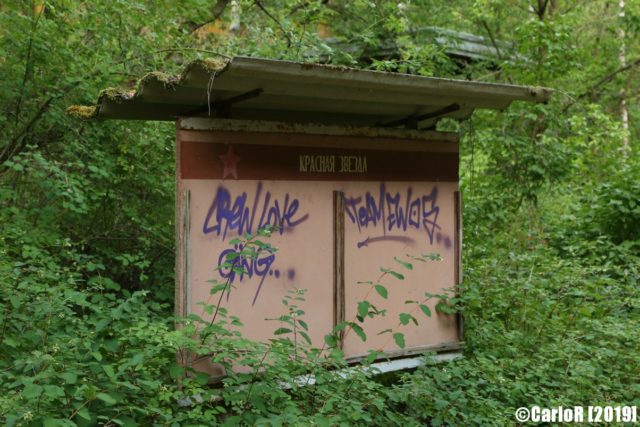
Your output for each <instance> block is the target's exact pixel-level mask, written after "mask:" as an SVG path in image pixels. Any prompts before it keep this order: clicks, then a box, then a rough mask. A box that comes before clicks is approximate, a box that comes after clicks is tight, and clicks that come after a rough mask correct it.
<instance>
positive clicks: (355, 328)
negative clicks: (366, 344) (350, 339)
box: [351, 323, 367, 341]
mask: <svg viewBox="0 0 640 427" xmlns="http://www.w3.org/2000/svg"><path fill="white" fill-rule="evenodd" d="M351 329H353V332H355V333H356V334H357V335H358V336H359V337H360V339H361V340H362V341H366V340H367V334H365V333H364V330H363V329H362V327H360V325H358V324H357V323H352V324H351Z"/></svg>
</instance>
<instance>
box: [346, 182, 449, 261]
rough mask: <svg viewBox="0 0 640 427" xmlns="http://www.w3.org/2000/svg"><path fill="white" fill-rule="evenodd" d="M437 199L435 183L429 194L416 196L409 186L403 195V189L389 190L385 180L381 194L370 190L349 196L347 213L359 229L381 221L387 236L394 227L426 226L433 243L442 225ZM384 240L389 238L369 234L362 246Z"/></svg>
mask: <svg viewBox="0 0 640 427" xmlns="http://www.w3.org/2000/svg"><path fill="white" fill-rule="evenodd" d="M437 199H438V188H437V187H435V186H434V187H433V188H432V190H431V192H430V193H429V194H424V195H421V196H414V195H413V190H412V188H411V187H408V188H407V191H406V195H405V197H404V199H403V197H402V195H401V194H400V193H399V192H396V193H395V194H394V193H392V192H388V191H387V189H386V186H385V184H384V183H381V184H380V192H379V194H378V195H377V197H376V196H374V195H372V194H371V193H369V192H367V193H366V194H365V195H364V197H362V196H358V197H346V198H345V213H346V214H347V216H348V217H349V219H350V220H351V222H352V223H354V224H356V226H357V227H358V232H362V230H363V229H367V228H369V227H370V226H372V227H377V226H378V225H380V226H381V227H382V232H383V234H384V235H385V236H386V235H387V233H388V232H393V231H394V230H398V231H407V230H408V229H410V228H413V229H416V230H420V229H424V231H425V232H426V234H427V238H428V239H429V243H430V244H433V240H434V237H435V231H436V229H439V228H440V226H439V225H438V223H437V221H438V214H439V213H440V208H439V207H438V206H437ZM388 237H394V236H388ZM374 239H378V240H374ZM381 240H385V239H380V238H378V237H368V238H367V239H365V240H364V241H362V242H358V248H361V247H363V246H367V245H368V244H369V243H373V242H375V241H381ZM386 240H388V239H386Z"/></svg>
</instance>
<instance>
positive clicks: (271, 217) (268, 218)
mask: <svg viewBox="0 0 640 427" xmlns="http://www.w3.org/2000/svg"><path fill="white" fill-rule="evenodd" d="M247 198H248V196H247V193H244V192H243V193H242V194H241V195H239V196H237V197H236V198H235V199H233V200H232V197H231V193H230V192H229V190H227V189H226V188H225V187H223V186H219V187H218V191H217V192H216V195H215V197H214V198H213V202H211V206H210V207H209V211H208V212H207V216H206V218H205V220H204V225H203V226H202V231H203V232H204V234H209V233H215V234H216V236H220V234H222V240H223V241H224V240H225V239H226V237H227V232H228V231H230V230H233V231H236V232H237V234H238V235H242V234H244V233H245V232H247V233H252V232H254V231H257V230H259V229H262V228H264V227H266V226H267V225H272V226H274V227H276V229H277V230H278V231H279V232H280V234H282V233H284V231H285V230H286V229H291V228H294V227H295V226H297V225H299V224H300V223H302V222H304V221H305V220H306V219H307V218H308V217H309V214H304V215H300V214H299V213H298V209H299V208H300V201H299V200H298V199H293V198H291V197H290V196H289V194H286V195H285V196H284V200H278V199H276V198H275V197H274V198H272V197H271V193H270V192H269V191H267V192H266V193H265V194H264V198H263V197H262V183H258V186H257V188H256V195H255V197H254V199H253V203H252V205H251V206H249V205H248V203H247ZM256 219H257V220H258V222H257V224H256V222H255V221H256ZM255 225H257V227H255Z"/></svg>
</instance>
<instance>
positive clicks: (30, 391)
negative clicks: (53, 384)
mask: <svg viewBox="0 0 640 427" xmlns="http://www.w3.org/2000/svg"><path fill="white" fill-rule="evenodd" d="M43 390H44V389H43V388H42V386H41V385H38V384H27V385H26V386H25V388H24V390H22V395H23V396H24V397H25V398H27V399H33V398H36V397H38V396H40V395H41V394H42V392H43Z"/></svg>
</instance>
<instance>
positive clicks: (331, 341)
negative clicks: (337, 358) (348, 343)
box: [324, 334, 338, 347]
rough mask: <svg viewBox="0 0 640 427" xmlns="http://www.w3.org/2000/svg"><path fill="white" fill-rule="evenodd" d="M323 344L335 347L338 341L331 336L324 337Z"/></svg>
mask: <svg viewBox="0 0 640 427" xmlns="http://www.w3.org/2000/svg"><path fill="white" fill-rule="evenodd" d="M324 342H325V344H327V347H336V346H337V345H338V339H337V338H336V336H335V335H333V334H327V335H325V336H324Z"/></svg>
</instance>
